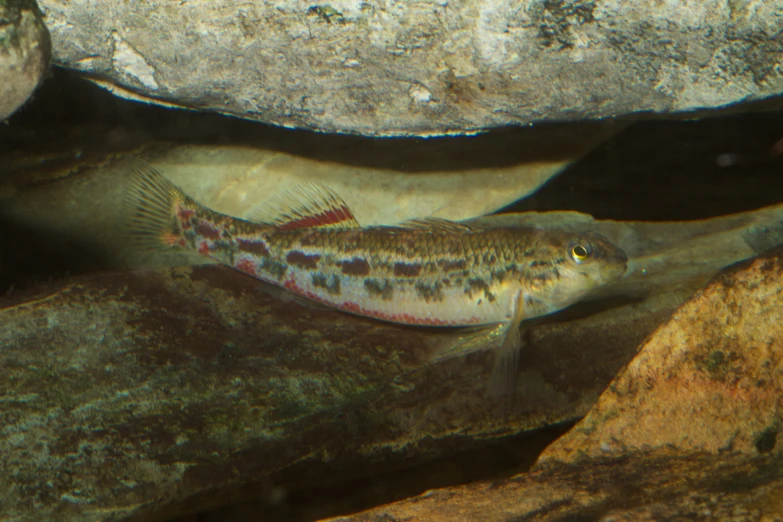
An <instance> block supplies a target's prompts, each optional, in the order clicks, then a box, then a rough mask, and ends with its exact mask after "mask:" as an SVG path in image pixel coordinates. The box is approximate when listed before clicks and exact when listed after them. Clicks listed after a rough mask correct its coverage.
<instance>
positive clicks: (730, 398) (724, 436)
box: [338, 249, 783, 522]
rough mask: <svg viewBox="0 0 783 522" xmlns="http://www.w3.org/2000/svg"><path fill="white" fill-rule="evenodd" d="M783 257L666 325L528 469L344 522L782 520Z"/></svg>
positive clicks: (709, 291) (720, 288)
mask: <svg viewBox="0 0 783 522" xmlns="http://www.w3.org/2000/svg"><path fill="white" fill-rule="evenodd" d="M781 411H783V249H777V250H776V251H774V252H771V253H769V254H767V255H766V256H764V257H761V258H758V259H754V260H752V261H750V262H748V263H744V264H742V265H740V266H737V267H734V268H733V269H731V270H729V271H728V272H726V273H724V274H722V275H720V276H718V277H717V278H715V279H714V280H712V281H711V283H710V284H709V285H708V286H707V287H706V288H704V289H703V290H702V291H700V292H698V293H697V294H696V295H695V296H693V297H692V298H691V299H690V300H689V301H687V302H686V303H685V304H684V305H683V306H682V307H681V308H680V309H679V310H677V312H675V314H674V315H673V316H672V317H671V318H670V320H669V321H668V322H667V323H666V324H665V325H663V326H661V327H659V328H658V330H657V331H655V332H654V333H653V334H652V335H651V336H650V337H649V338H648V339H647V341H646V342H644V343H643V344H642V347H641V350H640V353H639V354H638V355H637V356H636V357H635V358H634V359H633V361H632V362H631V363H630V364H629V366H628V367H627V368H626V369H625V370H624V371H623V372H621V373H620V375H619V376H618V377H617V378H616V379H615V380H614V381H613V382H612V384H611V385H610V386H609V388H608V389H607V390H606V391H605V392H604V393H603V394H602V395H601V397H600V398H599V400H598V403H597V405H596V406H595V407H594V408H593V409H592V410H591V411H590V413H589V414H588V416H587V417H586V418H585V419H583V420H582V421H581V422H580V423H578V424H577V425H576V426H575V427H574V428H573V429H572V430H571V431H570V432H568V433H567V434H566V435H564V436H563V437H562V438H560V439H559V440H558V441H556V442H555V443H554V444H552V445H551V446H550V447H549V448H548V449H547V450H545V451H544V453H543V455H542V456H541V458H540V459H539V461H538V463H537V464H536V465H535V466H534V467H533V468H532V470H531V471H530V472H529V473H523V474H520V475H517V476H515V477H513V478H511V479H509V480H503V481H497V482H493V483H486V482H485V483H474V484H469V485H466V486H463V487H457V488H446V489H442V490H435V491H431V492H429V493H427V494H424V495H422V496H420V497H416V498H412V499H409V500H405V501H401V502H397V503H394V504H390V505H387V506H382V507H379V508H375V509H371V510H368V511H365V512H362V513H359V514H356V515H353V516H349V517H342V518H340V519H338V520H343V521H347V520H350V521H353V522H380V521H389V520H427V521H451V520H487V521H507V520H509V521H510V520H542V521H562V520H606V521H610V520H611V521H626V520H627V521H646V520H702V519H703V520H733V521H743V522H744V521H759V520H764V521H778V520H783V472H781V470H782V469H783V443H781V436H780V435H779V432H780V430H781V427H782V426H783V418H781Z"/></svg>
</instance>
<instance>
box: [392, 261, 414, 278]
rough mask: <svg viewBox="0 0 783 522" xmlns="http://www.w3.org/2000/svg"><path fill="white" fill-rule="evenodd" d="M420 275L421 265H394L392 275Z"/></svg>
mask: <svg viewBox="0 0 783 522" xmlns="http://www.w3.org/2000/svg"><path fill="white" fill-rule="evenodd" d="M419 274H421V265H419V264H414V265H410V264H408V263H394V275H395V276H397V277H416V276H418V275H419Z"/></svg>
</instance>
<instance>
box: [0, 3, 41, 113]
mask: <svg viewBox="0 0 783 522" xmlns="http://www.w3.org/2000/svg"><path fill="white" fill-rule="evenodd" d="M50 53H51V43H50V40H49V31H47V29H46V25H44V22H43V20H42V15H41V11H40V10H39V9H38V6H37V5H36V3H35V2H34V1H33V0H2V1H0V122H2V121H3V120H5V119H6V118H7V117H9V116H10V115H11V114H12V113H13V112H14V111H15V110H16V109H18V108H19V107H20V106H21V105H22V104H23V103H24V102H26V101H27V99H28V98H29V97H30V95H31V94H32V93H33V91H34V90H35V88H36V87H37V86H38V84H39V83H40V82H41V81H42V80H43V77H44V74H45V73H46V71H47V69H48V68H49V55H50Z"/></svg>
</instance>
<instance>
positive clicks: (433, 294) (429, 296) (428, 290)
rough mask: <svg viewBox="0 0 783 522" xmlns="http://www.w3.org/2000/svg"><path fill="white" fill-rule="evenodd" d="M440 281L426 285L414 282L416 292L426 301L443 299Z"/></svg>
mask: <svg viewBox="0 0 783 522" xmlns="http://www.w3.org/2000/svg"><path fill="white" fill-rule="evenodd" d="M441 288H442V285H441V284H440V283H433V284H432V285H428V284H425V283H416V293H417V294H418V295H419V297H421V298H422V299H424V300H425V301H426V302H428V303H429V302H431V301H443V291H442V290H441Z"/></svg>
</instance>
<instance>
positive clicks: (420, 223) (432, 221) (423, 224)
mask: <svg viewBox="0 0 783 522" xmlns="http://www.w3.org/2000/svg"><path fill="white" fill-rule="evenodd" d="M400 228H408V229H413V230H436V231H441V232H451V233H455V232H463V233H464V232H469V231H471V230H473V229H472V228H470V227H469V226H468V225H465V224H463V223H457V222H456V221H451V220H449V219H443V218H437V217H426V218H417V219H411V220H408V221H405V222H404V223H402V224H400Z"/></svg>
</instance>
